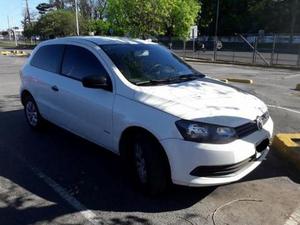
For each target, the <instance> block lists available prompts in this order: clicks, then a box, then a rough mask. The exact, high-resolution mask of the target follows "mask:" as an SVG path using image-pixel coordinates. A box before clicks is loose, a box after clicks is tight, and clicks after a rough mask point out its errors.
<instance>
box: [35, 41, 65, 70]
mask: <svg viewBox="0 0 300 225" xmlns="http://www.w3.org/2000/svg"><path fill="white" fill-rule="evenodd" d="M51 45H63V54H62V57H61V59H60V62H61V63H60V66H59V67H58V69H57V71H55V72H53V71H49V70H46V69H45V68H42V67H39V66H36V65H33V64H32V60H33V58H34V56H35V55H36V54H37V53H38V51H39V50H41V48H44V47H48V46H51ZM65 48H66V45H65V44H60V43H53V44H46V45H42V46H40V47H39V48H38V49H37V50H36V52H35V53H34V55H33V56H32V58H31V59H30V62H29V64H30V66H32V67H34V68H38V69H40V70H44V71H47V72H49V73H54V74H60V72H61V65H62V61H63V58H64V55H65Z"/></svg>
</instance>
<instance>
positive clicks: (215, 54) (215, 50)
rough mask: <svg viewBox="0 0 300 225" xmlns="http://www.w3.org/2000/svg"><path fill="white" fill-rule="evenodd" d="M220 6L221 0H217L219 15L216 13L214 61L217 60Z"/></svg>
mask: <svg viewBox="0 0 300 225" xmlns="http://www.w3.org/2000/svg"><path fill="white" fill-rule="evenodd" d="M219 8H220V0H217V15H216V27H215V40H214V61H216V60H217V44H218V22H219Z"/></svg>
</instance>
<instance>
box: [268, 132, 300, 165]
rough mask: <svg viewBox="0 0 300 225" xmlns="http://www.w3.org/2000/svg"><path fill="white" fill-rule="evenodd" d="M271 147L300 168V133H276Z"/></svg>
mask: <svg viewBox="0 0 300 225" xmlns="http://www.w3.org/2000/svg"><path fill="white" fill-rule="evenodd" d="M271 147H272V148H273V149H274V150H275V151H276V152H277V153H278V154H279V155H280V156H282V157H283V158H285V159H286V160H287V161H289V162H290V163H292V164H293V165H294V166H295V167H296V168H297V169H299V170H300V133H291V134H287V133H282V134H277V135H276V136H275V137H274V138H273V141H272V144H271Z"/></svg>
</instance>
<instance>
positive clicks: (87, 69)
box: [61, 45, 109, 80]
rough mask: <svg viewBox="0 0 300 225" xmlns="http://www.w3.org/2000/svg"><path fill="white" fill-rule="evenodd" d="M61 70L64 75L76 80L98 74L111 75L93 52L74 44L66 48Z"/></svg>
mask: <svg viewBox="0 0 300 225" xmlns="http://www.w3.org/2000/svg"><path fill="white" fill-rule="evenodd" d="M61 72H62V74H63V75H66V76H68V77H71V78H74V79H76V80H82V79H83V78H84V77H87V76H97V75H106V76H107V77H109V76H108V74H107V72H106V70H105V68H104V67H103V66H102V64H101V63H100V62H99V60H98V59H97V58H96V56H95V55H94V54H93V53H92V52H90V51H89V50H87V49H85V48H82V47H79V46H74V45H67V46H66V48H65V54H64V59H63V63H62V68H61Z"/></svg>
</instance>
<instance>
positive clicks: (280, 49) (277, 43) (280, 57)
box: [158, 34, 300, 68]
mask: <svg viewBox="0 0 300 225" xmlns="http://www.w3.org/2000/svg"><path fill="white" fill-rule="evenodd" d="M171 40H172V41H169V39H166V38H161V39H158V42H159V43H161V44H163V45H165V46H166V47H168V48H170V49H172V50H173V51H174V52H175V53H176V54H177V55H179V56H181V57H183V58H192V59H199V60H206V61H214V60H215V61H217V62H229V63H237V64H241V63H242V64H253V65H266V66H287V67H295V68H300V35H294V37H293V38H291V37H290V36H289V35H287V34H276V35H264V36H259V35H247V36H245V35H240V34H237V35H235V36H222V37H218V41H217V45H216V46H217V51H216V55H215V56H214V45H215V42H214V37H209V36H201V37H198V38H197V39H194V40H188V41H183V40H179V39H175V38H172V39H171Z"/></svg>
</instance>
